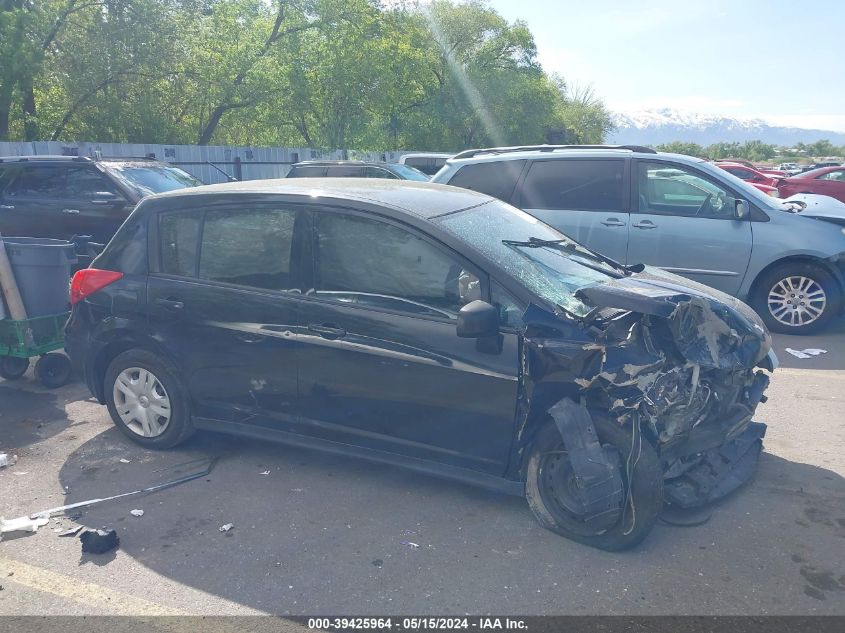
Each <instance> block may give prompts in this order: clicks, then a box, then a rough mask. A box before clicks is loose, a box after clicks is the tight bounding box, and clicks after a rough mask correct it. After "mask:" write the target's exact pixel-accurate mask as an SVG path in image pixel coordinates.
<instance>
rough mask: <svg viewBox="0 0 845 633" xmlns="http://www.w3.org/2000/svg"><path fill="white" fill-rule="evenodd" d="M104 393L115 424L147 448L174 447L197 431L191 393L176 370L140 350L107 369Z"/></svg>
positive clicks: (119, 357)
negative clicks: (193, 422) (192, 416)
mask: <svg viewBox="0 0 845 633" xmlns="http://www.w3.org/2000/svg"><path fill="white" fill-rule="evenodd" d="M104 387H105V389H104V393H105V396H106V405H107V406H108V410H109V413H110V414H111V418H112V421H113V422H114V423H115V425H116V426H117V428H119V429H120V430H121V431H122V432H123V434H124V435H126V436H127V437H128V438H130V439H131V440H132V441H134V442H136V443H138V444H140V445H142V446H146V447H147V448H171V447H173V446H176V445H177V444H179V443H181V442H183V441H185V440H186V439H187V438H188V437H189V436H190V435H191V434H192V433H193V431H194V427H193V425H192V424H191V412H190V406H189V401H188V392H187V390H186V389H185V388H184V386H183V385H182V383H181V381H180V380H179V378H178V377H177V374H176V371H175V369H174V368H173V367H172V366H171V365H170V364H169V363H167V362H165V361H163V360H162V359H160V358H158V357H157V356H156V355H154V354H151V353H150V352H147V351H146V350H141V349H132V350H128V351H126V352H123V353H122V354H119V355H118V356H117V357H115V359H114V360H113V361H112V362H111V363H110V364H109V366H108V369H106V375H105V385H104Z"/></svg>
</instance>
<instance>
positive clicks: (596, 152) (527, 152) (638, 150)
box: [447, 145, 707, 165]
mask: <svg viewBox="0 0 845 633" xmlns="http://www.w3.org/2000/svg"><path fill="white" fill-rule="evenodd" d="M630 156H636V157H638V158H647V159H651V160H655V159H661V158H671V159H672V160H678V161H680V162H686V163H690V164H693V163H703V162H707V161H705V160H704V159H703V158H695V157H693V156H687V155H685V154H670V153H664V152H658V151H656V150H653V149H652V148H650V147H644V146H640V145H533V146H524V147H491V148H487V149H477V150H467V151H465V152H461V153H460V154H457V155H456V156H455V157H454V158H451V159H449V160H448V161H447V164H449V165H467V164H473V163H482V162H498V161H503V160H526V159H544V160H548V159H551V160H565V159H569V158H626V157H630Z"/></svg>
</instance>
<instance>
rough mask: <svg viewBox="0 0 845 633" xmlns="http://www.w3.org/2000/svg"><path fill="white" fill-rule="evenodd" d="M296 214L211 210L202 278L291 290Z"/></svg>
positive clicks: (205, 233) (207, 216)
mask: <svg viewBox="0 0 845 633" xmlns="http://www.w3.org/2000/svg"><path fill="white" fill-rule="evenodd" d="M295 219H296V212H295V211H290V210H284V209H278V210H276V209H257V210H244V211H240V210H238V211H232V210H228V209H227V210H215V211H207V212H206V214H205V221H204V222H203V229H202V241H201V250H200V257H199V274H198V276H199V277H200V279H207V280H209V281H220V282H224V283H230V284H237V285H239V286H249V287H252V288H261V289H264V290H290V289H292V287H293V280H292V279H291V274H290V270H291V266H290V264H291V245H292V243H293V226H294V220H295Z"/></svg>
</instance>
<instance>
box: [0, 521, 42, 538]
mask: <svg viewBox="0 0 845 633" xmlns="http://www.w3.org/2000/svg"><path fill="white" fill-rule="evenodd" d="M49 520H50V519H49V518H47V517H38V518H30V517H18V518H16V519H4V518H3V517H0V541H2V540H3V535H4V534H6V533H8V532H37V531H38V528H40V527H42V526H44V525H47V522H48V521H49Z"/></svg>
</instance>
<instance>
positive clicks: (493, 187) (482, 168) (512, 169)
mask: <svg viewBox="0 0 845 633" xmlns="http://www.w3.org/2000/svg"><path fill="white" fill-rule="evenodd" d="M524 165H525V161H524V160H501V161H496V162H491V163H476V164H474V165H464V166H463V167H461V168H460V169H459V170H458V173H456V174H455V175H454V176H453V177H452V179H451V180H450V181H449V184H450V185H452V186H453V187H462V188H464V189H472V190H473V191H477V192H479V193H484V194H487V195H488V196H491V197H493V198H498V199H499V200H503V201H504V202H509V201H510V199H511V196H512V195H513V189H514V187H515V186H516V181H517V180H518V179H519V175H520V174H521V173H522V168H523V167H524Z"/></svg>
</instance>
